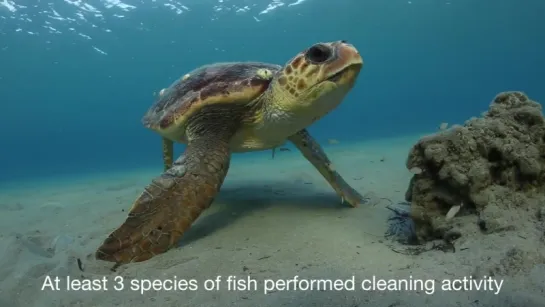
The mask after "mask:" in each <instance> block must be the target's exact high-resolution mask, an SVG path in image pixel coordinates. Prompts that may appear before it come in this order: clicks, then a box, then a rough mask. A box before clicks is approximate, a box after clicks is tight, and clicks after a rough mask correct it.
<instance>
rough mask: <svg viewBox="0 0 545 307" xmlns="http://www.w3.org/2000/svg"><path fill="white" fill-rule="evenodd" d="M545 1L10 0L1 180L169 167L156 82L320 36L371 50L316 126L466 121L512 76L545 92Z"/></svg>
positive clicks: (345, 137)
mask: <svg viewBox="0 0 545 307" xmlns="http://www.w3.org/2000/svg"><path fill="white" fill-rule="evenodd" d="M544 16H545V1H542V0H525V1H515V0H448V1H447V0H413V1H406V0H403V1H402V0H337V1H326V0H285V1H276V0H273V1H271V0H254V1H246V0H237V1H234V0H233V1H229V0H219V1H217V0H214V1H207V0H187V1H169V0H158V1H145V0H123V1H118V0H89V1H85V2H84V1H81V0H64V1H61V0H53V1H37V0H32V1H30V0H27V1H22V0H0V104H1V111H0V182H2V181H3V182H7V181H14V180H29V179H38V178H52V177H54V176H58V175H71V176H72V175H79V174H91V173H101V172H106V171H107V172H118V171H124V170H128V169H140V168H156V169H157V171H158V172H159V171H160V170H161V169H162V160H161V140H160V137H159V136H158V135H157V134H155V133H153V132H152V131H150V130H147V129H145V128H144V127H143V126H142V125H141V122H140V120H141V118H142V116H143V115H144V113H145V112H146V111H147V109H148V108H149V107H150V105H151V104H152V103H153V101H154V96H153V93H154V92H158V91H159V90H160V89H161V88H164V87H167V86H169V85H170V84H171V83H172V82H173V81H174V80H176V79H177V78H179V77H180V76H182V75H184V74H185V73H187V72H188V71H190V70H192V69H194V68H196V67H198V66H200V65H203V64H209V63H213V62H225V61H250V60H251V61H264V62H271V63H278V64H284V63H285V62H287V61H288V60H289V59H290V58H291V57H293V56H294V55H295V54H297V53H298V52H300V51H301V50H303V49H305V48H307V47H309V46H310V45H312V44H314V43H316V42H320V41H333V40H341V39H343V40H347V41H348V42H350V43H352V44H354V45H355V46H356V47H357V48H358V49H359V50H360V52H361V54H362V57H363V59H364V61H365V65H364V68H363V70H362V72H361V74H360V77H359V80H358V82H357V84H356V86H355V88H354V89H353V91H352V92H351V93H350V94H349V96H348V97H347V99H346V100H345V102H344V103H343V104H342V105H341V106H340V107H339V108H338V109H336V110H334V111H333V112H332V113H331V114H329V115H328V116H327V117H325V118H323V119H322V120H321V121H318V122H317V123H316V124H314V125H313V126H312V127H311V128H310V130H311V132H313V134H314V135H315V137H316V138H317V139H318V140H320V141H322V142H324V143H326V140H327V139H329V138H334V139H337V140H339V141H340V142H343V143H351V142H354V143H357V142H364V141H367V140H371V139H378V138H386V137H392V136H400V135H407V134H417V133H424V132H428V131H433V130H436V129H437V127H438V125H439V124H441V123H442V122H448V123H451V124H452V123H463V121H464V120H466V119H467V118H469V117H471V116H479V115H480V113H481V112H482V111H485V110H486V109H487V107H488V104H489V102H490V101H491V100H492V99H493V98H494V96H495V95H496V94H497V93H498V92H502V91H508V90H520V91H524V92H526V94H527V95H528V96H529V97H530V98H531V99H533V100H536V101H538V102H544V101H545V86H544V78H545V77H544V71H545V39H544V38H545V36H544V29H545V18H544ZM179 150H181V148H179ZM407 150H409V148H407ZM260 154H261V155H262V154H267V155H270V152H259V153H251V154H242V155H237V156H236V157H235V159H245V158H247V157H248V156H251V155H260ZM271 163H272V162H271Z"/></svg>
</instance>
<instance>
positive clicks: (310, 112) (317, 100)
mask: <svg viewBox="0 0 545 307" xmlns="http://www.w3.org/2000/svg"><path fill="white" fill-rule="evenodd" d="M362 66H363V60H362V58H361V56H360V54H359V52H358V50H357V49H356V48H355V47H354V46H352V45H351V44H349V43H347V42H345V41H336V42H329V43H318V44H315V45H313V46H311V47H309V48H307V49H306V50H304V51H302V52H300V53H299V54H297V55H296V56H295V57H294V58H293V59H291V60H290V61H289V62H288V63H287V64H286V65H285V66H284V67H283V69H282V70H281V71H279V72H278V73H277V74H276V76H275V80H274V82H273V85H272V88H273V92H275V96H276V97H275V98H277V99H274V101H275V103H274V104H277V106H276V107H275V109H276V110H278V111H283V112H285V113H287V114H289V115H290V117H292V119H293V117H295V119H296V121H297V122H300V123H302V124H303V127H301V128H304V127H306V126H307V125H310V124H311V123H312V122H314V121H316V120H317V119H319V118H321V117H323V116H324V115H326V114H327V113H328V112H329V111H331V110H333V109H334V108H335V107H336V106H338V105H339V104H340V103H341V101H342V100H343V99H344V97H345V95H346V94H347V93H348V92H349V91H350V89H352V87H353V86H354V83H355V81H356V79H357V77H358V74H359V72H360V70H361V68H362Z"/></svg>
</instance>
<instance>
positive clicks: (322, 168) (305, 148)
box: [288, 129, 364, 207]
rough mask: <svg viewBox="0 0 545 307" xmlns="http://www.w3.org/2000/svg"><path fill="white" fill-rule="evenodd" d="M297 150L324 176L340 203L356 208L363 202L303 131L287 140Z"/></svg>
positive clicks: (310, 137) (318, 145)
mask: <svg viewBox="0 0 545 307" xmlns="http://www.w3.org/2000/svg"><path fill="white" fill-rule="evenodd" d="M288 139H289V140H290V141H291V142H292V143H293V144H294V145H295V146H296V147H297V148H298V149H299V151H301V153H302V154H303V156H305V158H306V159H307V160H308V161H309V162H310V163H312V165H314V167H315V168H316V169H317V170H318V171H319V172H320V174H322V176H324V178H325V179H326V180H327V182H329V184H330V185H331V187H333V189H334V190H335V192H337V194H338V195H339V196H340V197H341V201H342V202H345V201H346V202H348V203H349V204H350V205H351V206H352V207H357V206H358V205H359V204H361V203H363V202H364V199H363V197H362V196H361V194H360V193H358V191H356V190H355V189H354V188H352V187H351V186H350V185H349V184H348V183H347V182H346V181H345V180H344V179H343V177H341V175H339V173H337V171H336V170H335V168H334V167H333V165H332V164H331V161H330V160H329V158H328V157H327V155H326V153H325V152H324V150H323V149H322V147H321V146H320V144H318V142H316V140H315V139H314V138H313V137H312V136H311V135H310V134H309V133H308V131H307V130H306V129H303V130H301V131H299V132H297V133H296V134H294V135H292V136H290V137H289V138H288Z"/></svg>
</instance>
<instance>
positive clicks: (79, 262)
mask: <svg viewBox="0 0 545 307" xmlns="http://www.w3.org/2000/svg"><path fill="white" fill-rule="evenodd" d="M77 260H78V268H79V270H80V271H82V272H83V271H84V270H83V263H82V262H81V259H79V258H78V259H77Z"/></svg>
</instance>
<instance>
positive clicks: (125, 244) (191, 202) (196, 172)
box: [95, 131, 231, 264]
mask: <svg viewBox="0 0 545 307" xmlns="http://www.w3.org/2000/svg"><path fill="white" fill-rule="evenodd" d="M230 137H231V135H227V134H226V133H223V134H220V133H217V132H216V133H212V132H210V131H209V132H207V135H205V136H199V137H196V138H195V139H194V140H192V141H191V142H189V144H188V146H187V149H186V150H185V152H184V154H183V155H182V156H180V157H179V158H178V159H177V160H176V161H175V162H174V163H173V165H172V167H171V168H169V169H168V170H167V171H165V172H164V173H163V174H161V175H160V176H159V177H156V178H155V179H153V180H152V183H150V184H149V185H148V186H147V187H146V188H145V190H144V192H143V193H142V194H141V195H140V197H138V199H137V200H136V201H135V203H134V205H133V207H132V208H131V210H130V212H129V216H128V217H127V219H126V220H125V222H124V223H123V224H122V225H121V226H120V227H119V228H118V229H116V230H115V231H114V232H112V233H111V234H110V235H109V236H108V238H107V239H106V240H105V241H104V242H103V243H102V245H101V246H100V247H99V248H98V250H97V251H96V254H95V255H96V258H97V259H99V260H105V261H112V262H116V263H117V264H121V263H129V262H139V261H144V260H147V259H149V258H152V257H153V256H155V255H157V254H161V253H164V252H166V251H167V250H169V249H170V248H172V247H174V246H176V244H177V243H178V241H179V240H180V238H181V237H182V235H183V234H184V232H185V231H186V230H187V229H188V228H189V227H190V226H191V224H192V223H193V222H194V221H195V220H196V219H197V218H198V217H199V215H200V214H201V213H202V212H203V211H204V210H205V209H207V208H208V207H209V206H210V204H211V203H212V201H213V200H214V198H215V196H216V195H217V193H218V191H219V189H220V187H221V185H222V184H223V180H224V179H225V176H226V175H227V170H228V169H229V162H230V152H229V138H230Z"/></svg>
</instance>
